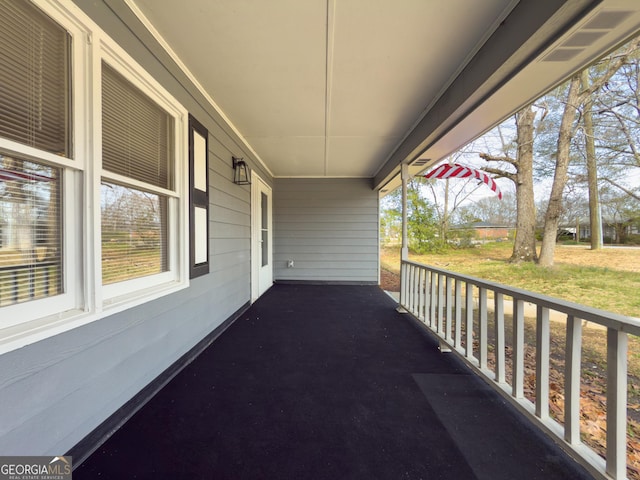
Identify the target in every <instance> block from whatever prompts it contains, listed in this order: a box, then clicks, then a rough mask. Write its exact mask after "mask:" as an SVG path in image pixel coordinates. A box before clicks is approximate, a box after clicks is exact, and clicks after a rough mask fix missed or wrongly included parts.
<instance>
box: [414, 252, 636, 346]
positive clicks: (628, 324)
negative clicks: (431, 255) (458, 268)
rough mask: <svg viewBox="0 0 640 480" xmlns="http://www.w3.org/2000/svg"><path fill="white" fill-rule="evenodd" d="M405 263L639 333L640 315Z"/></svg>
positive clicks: (601, 323) (431, 267) (582, 317)
mask: <svg viewBox="0 0 640 480" xmlns="http://www.w3.org/2000/svg"><path fill="white" fill-rule="evenodd" d="M402 263H404V264H407V265H413V266H416V267H422V268H428V269H429V270H430V271H432V272H436V273H439V274H442V275H446V276H447V277H450V278H454V279H456V280H461V281H463V282H467V283H471V284H473V285H475V286H477V287H482V288H486V289H488V290H492V291H496V292H499V293H502V294H504V295H507V296H509V297H516V298H518V299H520V300H524V301H525V302H529V303H535V304H537V305H541V306H543V307H546V308H549V309H550V310H555V311H558V312H561V313H564V314H566V315H571V316H574V317H577V318H580V319H581V320H586V321H589V322H593V323H597V324H598V325H602V326H603V327H608V328H613V329H615V330H618V331H624V332H627V333H630V334H632V335H637V336H640V318H636V317H630V316H627V315H622V314H619V313H615V312H608V311H606V310H601V309H598V308H594V307H589V306H587V305H581V304H579V303H574V302H570V301H567V300H562V299H559V298H554V297H550V296H548V295H544V294H541V293H536V292H531V291H529V290H523V289H521V288H517V287H509V286H507V285H503V284H501V283H497V282H492V281H490V280H483V279H481V278H477V277H472V276H470V275H463V274H461V273H456V272H452V271H450V270H445V269H443V268H438V267H434V266H433V265H427V264H424V263H418V262H414V261H411V260H402Z"/></svg>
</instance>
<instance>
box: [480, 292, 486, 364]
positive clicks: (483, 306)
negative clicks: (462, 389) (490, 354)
mask: <svg viewBox="0 0 640 480" xmlns="http://www.w3.org/2000/svg"><path fill="white" fill-rule="evenodd" d="M478 296H479V302H478V329H479V332H478V337H479V339H478V340H479V347H480V351H479V353H478V360H479V362H480V368H487V350H488V345H487V343H488V342H487V340H488V335H487V328H488V326H487V324H488V321H487V289H486V288H484V287H480V290H479V292H478Z"/></svg>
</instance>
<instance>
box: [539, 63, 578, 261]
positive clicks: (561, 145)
mask: <svg viewBox="0 0 640 480" xmlns="http://www.w3.org/2000/svg"><path fill="white" fill-rule="evenodd" d="M579 91H580V74H578V75H574V76H573V77H572V78H571V81H570V83H569V91H568V93H567V100H566V104H565V107H564V112H563V114H562V121H561V122H560V130H559V132H558V152H557V154H556V168H555V174H554V176H553V184H552V186H551V195H550V196H549V205H548V206H547V213H546V214H545V217H544V233H543V236H542V246H541V247H540V256H539V258H538V263H539V264H540V265H542V266H544V267H550V266H552V265H553V254H554V250H555V247H556V237H557V234H558V223H559V221H560V214H561V213H562V192H563V191H564V187H565V185H566V183H567V173H568V170H569V162H570V153H571V152H570V150H571V138H572V137H573V123H574V121H575V119H576V114H577V112H578V108H577V106H578V100H579V98H578V97H579Z"/></svg>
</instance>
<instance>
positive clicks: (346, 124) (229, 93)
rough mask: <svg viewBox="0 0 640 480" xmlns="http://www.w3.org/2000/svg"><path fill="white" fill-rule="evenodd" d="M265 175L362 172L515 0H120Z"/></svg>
mask: <svg viewBox="0 0 640 480" xmlns="http://www.w3.org/2000/svg"><path fill="white" fill-rule="evenodd" d="M130 3H131V4H132V5H133V6H134V7H137V8H138V9H139V10H140V12H142V14H143V15H144V16H145V17H146V18H147V19H148V20H149V22H150V23H151V24H152V25H153V27H154V28H155V29H156V30H157V32H158V33H159V34H160V36H161V37H162V38H163V39H164V40H165V41H166V43H167V44H168V45H169V46H170V48H171V49H172V50H173V51H174V52H175V54H176V55H177V56H178V57H179V58H180V60H181V61H182V63H184V65H185V66H186V67H187V68H188V69H189V70H190V71H191V73H192V74H193V76H195V78H196V79H197V80H198V82H199V83H200V84H201V85H202V87H203V88H204V89H205V90H206V91H207V92H208V93H209V95H210V96H211V97H212V98H213V99H214V101H215V102H216V104H217V105H218V106H219V107H220V109H221V110H222V111H223V112H224V114H225V115H226V116H227V118H229V120H230V121H231V122H232V123H233V125H234V126H235V128H236V129H237V130H238V131H239V132H240V133H241V134H242V135H243V136H244V138H245V139H246V141H247V142H248V143H249V144H250V145H251V147H252V148H253V150H254V151H255V152H256V153H257V155H258V156H259V157H260V159H261V160H262V161H263V162H264V164H265V165H266V166H267V167H268V168H269V170H271V172H272V173H273V174H274V175H275V176H279V177H288V176H293V177H304V176H330V177H351V176H354V177H372V176H373V175H375V174H376V172H377V171H378V170H379V169H380V167H381V166H382V164H383V163H384V162H385V161H386V160H387V159H388V158H389V155H390V154H391V152H392V151H393V149H394V148H395V147H396V146H397V145H398V144H399V142H400V141H401V140H402V139H403V138H404V136H405V135H406V134H407V132H408V131H409V130H410V129H411V127H412V126H414V125H415V123H416V122H417V121H418V120H419V119H420V117H421V115H422V114H423V112H424V111H425V109H426V108H427V107H428V106H429V105H430V104H431V103H432V102H433V101H434V100H435V99H436V98H437V97H438V95H439V94H440V93H441V92H442V91H443V89H444V88H445V87H446V85H447V84H448V83H449V82H450V81H451V80H452V79H453V78H455V76H456V75H457V73H459V71H460V69H461V67H463V66H464V64H465V63H466V62H467V61H468V59H469V58H470V57H471V56H472V54H473V53H474V52H475V51H476V50H477V49H478V48H479V47H480V46H481V45H482V43H483V42H484V41H485V40H486V38H487V37H488V36H489V35H490V34H491V33H492V32H493V31H494V30H495V28H496V27H497V26H498V24H499V22H500V21H501V20H502V19H503V18H504V16H505V15H506V14H507V13H508V12H509V11H510V10H511V8H512V7H513V5H514V4H515V3H517V1H514V0H482V1H469V0H447V1H440V0H437V1H436V0H394V1H383V0H346V1H344V0H302V1H301V0H269V1H257V0H233V1H232V0H217V1H216V0H188V1H184V2H176V1H175V0H131V2H130Z"/></svg>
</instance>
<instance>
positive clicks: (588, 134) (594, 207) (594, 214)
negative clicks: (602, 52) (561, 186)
mask: <svg viewBox="0 0 640 480" xmlns="http://www.w3.org/2000/svg"><path fill="white" fill-rule="evenodd" d="M582 89H583V90H588V89H589V70H588V69H584V70H583V71H582ZM592 110H593V101H592V98H591V96H589V97H587V100H586V102H585V104H584V113H583V122H584V135H585V154H586V159H587V183H588V186H589V225H590V229H591V250H600V249H601V248H602V219H601V217H600V198H599V194H598V169H597V166H596V145H595V141H594V130H593V114H592Z"/></svg>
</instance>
